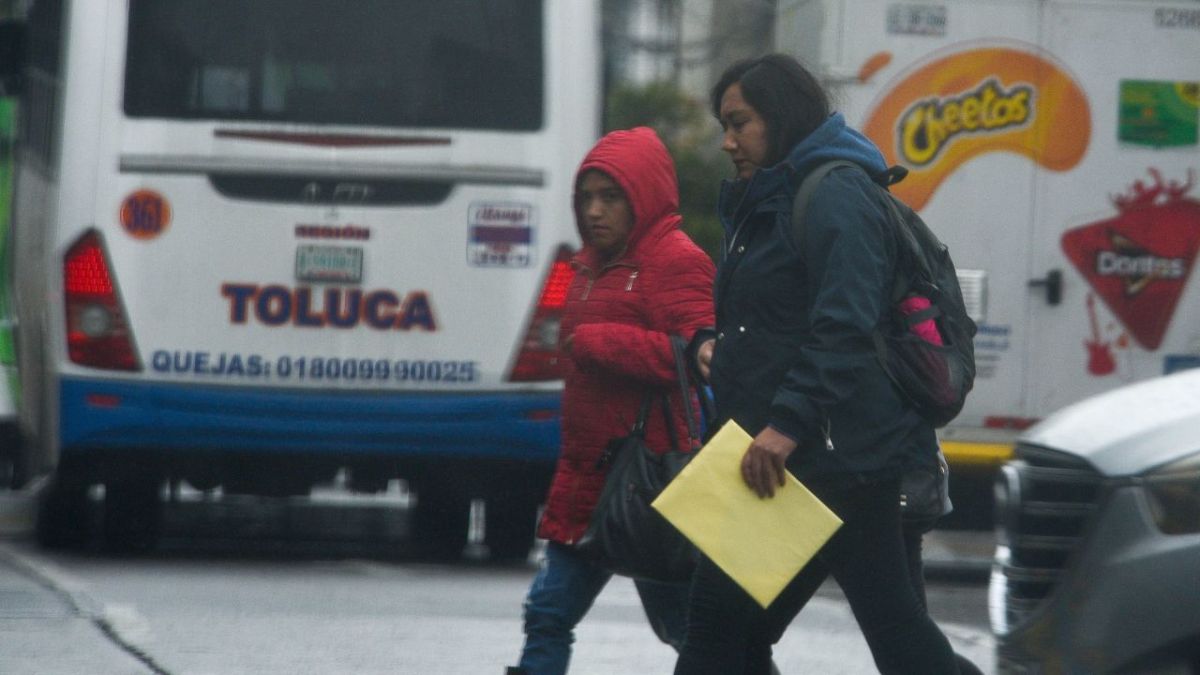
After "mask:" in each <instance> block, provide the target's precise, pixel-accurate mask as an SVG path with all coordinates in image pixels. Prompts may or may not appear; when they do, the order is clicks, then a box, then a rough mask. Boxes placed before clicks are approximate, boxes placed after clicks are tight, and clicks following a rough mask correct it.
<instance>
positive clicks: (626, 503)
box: [574, 337, 711, 582]
mask: <svg viewBox="0 0 1200 675" xmlns="http://www.w3.org/2000/svg"><path fill="white" fill-rule="evenodd" d="M671 347H672V351H673V352H674V354H675V365H676V371H677V374H678V378H679V384H680V394H681V396H682V401H683V404H684V410H685V415H686V419H687V427H688V434H689V436H691V438H690V439H689V443H688V445H689V446H690V447H689V448H687V451H681V450H680V449H679V447H678V446H679V444H678V442H677V439H676V438H675V437H674V431H673V430H674V426H673V425H672V424H671V407H670V403H669V400H668V398H667V397H666V396H662V397H656V396H654V395H653V394H646V396H645V398H644V399H643V400H642V406H641V408H640V410H639V411H638V417H637V420H636V421H635V422H634V424H633V428H632V429H630V431H629V433H628V434H627V435H625V436H621V437H619V438H614V439H612V440H611V441H609V442H608V445H607V447H606V448H605V451H604V453H603V454H602V455H601V457H600V459H599V461H598V462H597V465H598V466H601V467H607V471H608V475H607V477H606V478H605V482H604V489H603V490H601V492H600V498H599V501H597V503H596V507H595V509H594V510H593V511H592V518H591V521H590V522H589V524H588V528H587V531H586V532H585V533H584V535H583V536H582V537H581V538H580V539H579V541H578V542H576V544H575V546H574V548H575V550H576V551H577V552H579V553H580V554H582V555H583V556H585V557H587V558H589V559H591V560H594V561H595V562H596V563H598V564H599V565H601V566H603V567H605V568H606V569H609V570H611V571H612V572H614V573H616V574H620V575H622V576H627V577H633V578H636V579H648V580H652V581H668V582H669V581H686V580H688V579H690V578H691V575H692V570H693V569H694V568H695V565H696V555H697V554H696V549H695V547H694V546H693V545H692V543H691V542H690V541H688V539H687V538H686V537H684V536H683V534H682V533H680V532H679V530H677V529H675V526H673V525H671V523H669V522H668V521H667V519H666V518H663V516H662V515H661V514H660V513H658V511H655V510H654V508H653V507H652V506H650V503H651V502H653V501H654V499H655V498H657V497H658V495H659V493H660V492H662V490H663V488H665V487H666V486H667V484H668V483H670V482H671V480H672V479H673V478H675V476H677V475H679V472H680V471H682V470H683V467H684V466H686V465H687V463H688V461H690V460H691V458H692V453H693V452H694V451H695V449H696V448H698V447H699V445H700V437H701V433H700V430H699V428H698V426H699V425H698V423H697V421H696V419H695V416H694V414H693V409H692V399H691V389H692V387H690V386H689V381H688V377H687V370H686V367H685V366H684V361H683V358H684V357H683V345H682V341H681V340H680V339H679V338H677V337H672V339H671ZM695 389H696V392H697V395H698V396H699V397H700V400H701V403H702V404H703V405H705V406H706V407H705V410H708V409H710V407H711V401H709V399H708V398H707V393H706V392H705V391H704V389H703V388H701V387H695ZM656 398H657V399H658V400H659V401H661V402H662V410H663V416H664V418H665V419H666V422H667V429H668V430H669V431H670V433H671V440H672V445H673V446H674V447H673V449H672V450H670V451H668V452H665V453H661V454H660V453H656V452H654V451H653V450H651V449H650V448H649V447H647V446H646V420H647V418H648V417H649V415H650V411H651V408H652V407H653V404H654V401H655V399H656Z"/></svg>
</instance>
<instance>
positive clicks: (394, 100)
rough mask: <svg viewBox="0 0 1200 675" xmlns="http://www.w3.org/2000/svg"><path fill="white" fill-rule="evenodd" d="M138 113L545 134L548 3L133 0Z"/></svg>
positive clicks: (130, 104)
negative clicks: (538, 131)
mask: <svg viewBox="0 0 1200 675" xmlns="http://www.w3.org/2000/svg"><path fill="white" fill-rule="evenodd" d="M126 54H127V55H126V67H125V96H124V107H125V113H126V114H127V115H129V116H131V117H157V118H178V119H211V120H266V121H280V122H298V123H311V124H339V125H366V126H389V127H426V128H440V129H446V128H456V129H484V130H536V129H538V128H540V127H541V126H542V108H543V106H542V101H543V85H542V80H543V77H542V74H543V70H544V60H543V54H542V2H540V1H538V0H437V2H430V1H429V0H355V1H354V2H346V0H173V1H172V2H162V1H161V0H131V1H130V3H129V41H128V49H127V53H126Z"/></svg>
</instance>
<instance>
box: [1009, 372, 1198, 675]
mask: <svg viewBox="0 0 1200 675" xmlns="http://www.w3.org/2000/svg"><path fill="white" fill-rule="evenodd" d="M996 500H997V502H996V507H997V508H996V519H997V528H996V531H997V546H996V560H995V563H994V565H993V571H992V577H991V587H990V592H989V596H990V601H989V604H990V610H991V623H992V630H993V632H994V633H995V635H996V648H997V659H996V661H997V667H998V671H999V672H1000V673H1021V674H1034V673H1036V674H1039V675H1052V674H1058V673H1062V674H1070V675H1075V674H1087V675H1102V674H1106V673H1119V674H1121V675H1129V674H1133V673H1154V674H1155V675H1164V674H1172V675H1174V674H1179V675H1184V674H1189V673H1190V674H1197V673H1200V370H1188V371H1184V372H1180V373H1176V374H1173V375H1167V376H1164V377H1160V378H1157V379H1154V380H1149V381H1144V382H1141V383H1138V384H1133V385H1128V386H1126V387H1123V388H1119V389H1116V390H1113V391H1110V392H1108V393H1105V394H1101V395H1099V396H1096V397H1094V398H1090V399H1086V400H1084V401H1082V402H1080V403H1077V404H1074V405H1071V406H1069V407H1067V408H1064V409H1062V410H1061V411H1059V412H1057V413H1055V414H1054V415H1052V416H1050V417H1049V418H1047V419H1046V420H1045V421H1043V422H1042V423H1041V424H1038V425H1037V426H1035V427H1033V428H1032V429H1030V430H1029V431H1027V432H1026V433H1025V434H1024V435H1023V436H1022V437H1021V438H1020V440H1019V442H1018V444H1017V447H1016V451H1015V455H1014V459H1013V460H1012V461H1010V462H1008V463H1007V464H1005V466H1004V467H1003V469H1002V471H1001V475H1000V477H999V479H998V481H997V485H996Z"/></svg>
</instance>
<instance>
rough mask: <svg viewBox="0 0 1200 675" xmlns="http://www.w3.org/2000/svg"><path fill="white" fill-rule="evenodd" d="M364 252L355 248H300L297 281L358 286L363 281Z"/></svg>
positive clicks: (297, 260) (297, 257)
mask: <svg viewBox="0 0 1200 675" xmlns="http://www.w3.org/2000/svg"><path fill="white" fill-rule="evenodd" d="M362 261H363V250H362V248H359V247H354V246H298V247H297V248H296V279H297V280H299V281H318V282H321V281H324V282H343V283H351V284H357V283H360V282H361V281H362Z"/></svg>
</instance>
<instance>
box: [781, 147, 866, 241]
mask: <svg viewBox="0 0 1200 675" xmlns="http://www.w3.org/2000/svg"><path fill="white" fill-rule="evenodd" d="M840 166H848V167H854V168H859V167H858V165H857V164H855V163H854V162H851V161H849V160H845V159H835V160H831V161H828V162H825V163H824V164H818V165H817V166H816V167H815V168H814V169H813V170H812V171H809V172H808V175H807V176H805V177H804V180H802V181H800V186H799V187H797V188H796V198H795V199H794V200H792V241H793V243H794V244H795V245H796V248H797V249H799V250H801V251H803V250H804V230H805V226H804V215H805V213H807V212H808V203H809V202H810V201H812V196H813V193H814V192H816V191H817V185H819V184H820V182H821V179H822V178H824V177H825V176H827V175H828V174H829V172H830V171H833V170H834V169H836V168H838V167H840Z"/></svg>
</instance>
